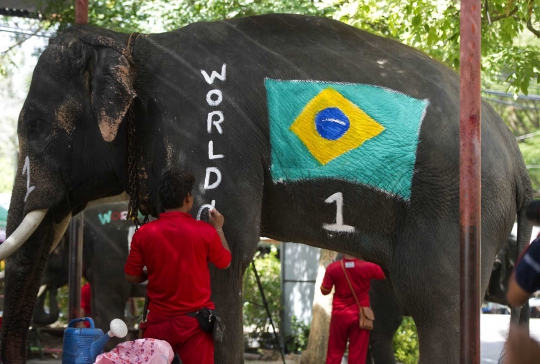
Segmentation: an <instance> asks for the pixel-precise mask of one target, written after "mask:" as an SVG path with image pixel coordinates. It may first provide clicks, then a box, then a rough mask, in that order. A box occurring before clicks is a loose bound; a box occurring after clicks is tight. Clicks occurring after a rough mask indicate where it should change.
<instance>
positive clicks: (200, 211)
mask: <svg viewBox="0 0 540 364" xmlns="http://www.w3.org/2000/svg"><path fill="white" fill-rule="evenodd" d="M214 207H216V200H212V203H211V204H208V203H207V204H204V205H202V206H201V208H200V209H199V212H197V220H200V219H201V214H202V212H203V210H204V209H208V210H212V209H213V208H214Z"/></svg>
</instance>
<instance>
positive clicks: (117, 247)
mask: <svg viewBox="0 0 540 364" xmlns="http://www.w3.org/2000/svg"><path fill="white" fill-rule="evenodd" d="M127 207H128V206H127V203H126V202H114V203H105V204H100V205H98V206H94V207H91V208H88V209H86V210H85V212H84V223H83V227H84V228H83V241H84V245H83V276H84V277H85V278H86V279H87V280H88V282H89V283H90V286H91V289H92V302H91V307H92V313H91V317H92V318H93V319H94V323H95V325H96V327H98V328H104V329H106V328H108V327H109V323H110V322H111V320H113V319H115V318H122V319H123V318H124V308H125V304H126V302H127V300H128V298H129V297H145V296H146V286H145V285H140V284H130V283H128V282H127V281H126V280H125V278H124V271H123V266H124V265H123V263H124V262H125V261H126V258H127V255H128V246H129V243H130V239H131V236H132V235H133V232H134V230H135V229H134V226H133V223H132V222H131V221H129V220H127V218H126V217H127ZM68 265H69V236H68V234H65V235H64V239H63V241H61V242H60V243H59V244H58V246H57V247H56V249H55V250H54V251H53V252H52V253H51V255H50V257H49V260H48V261H47V266H46V267H45V273H44V276H43V279H42V281H41V284H42V287H43V288H45V290H44V291H48V292H49V297H50V302H49V312H48V313H47V312H45V310H44V303H45V302H44V301H45V295H44V294H41V295H38V301H37V303H36V307H35V308H34V314H33V322H34V324H38V325H50V324H52V323H53V322H55V321H56V320H58V317H59V312H60V311H59V307H58V305H57V304H56V302H57V301H56V295H57V290H58V288H59V287H62V286H65V285H66V284H67V283H68V268H69V267H68ZM40 292H42V290H40ZM117 343H118V340H111V341H110V344H108V347H111V348H112V347H114V346H115V345H114V344H117Z"/></svg>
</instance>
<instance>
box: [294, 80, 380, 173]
mask: <svg viewBox="0 0 540 364" xmlns="http://www.w3.org/2000/svg"><path fill="white" fill-rule="evenodd" d="M326 108H338V109H340V110H341V111H342V112H343V113H344V114H345V115H346V116H347V117H348V118H349V123H350V126H349V129H348V130H347V131H346V132H345V134H343V136H341V137H340V138H339V139H337V140H328V139H325V138H323V137H322V136H320V135H319V132H318V131H317V127H316V125H315V117H316V116H317V113H318V112H320V111H321V110H324V109H326ZM290 130H291V131H292V132H293V133H295V134H296V136H298V138H299V139H300V140H301V141H302V142H303V143H304V144H305V146H306V147H307V148H308V150H309V151H310V152H311V154H313V156H314V157H315V158H316V159H317V160H318V161H319V162H320V163H321V164H323V165H325V164H326V163H328V162H330V161H331V160H332V159H334V158H337V157H339V156H340V155H342V154H343V153H346V152H348V151H349V150H352V149H355V148H358V147H359V146H361V145H362V144H363V143H364V142H365V141H366V140H369V139H371V138H373V137H375V136H377V135H379V134H380V133H381V132H382V131H383V130H384V127H383V126H382V125H381V124H379V123H378V122H376V121H375V120H373V119H372V118H371V117H370V116H369V115H368V114H366V113H365V112H364V111H363V110H362V109H360V108H359V107H358V106H356V105H355V104H353V103H352V102H351V101H349V100H348V99H346V98H345V97H343V95H341V94H340V93H339V92H337V91H336V90H334V89H333V88H330V87H329V88H327V89H324V90H322V91H321V92H320V93H319V94H318V95H317V96H315V97H314V98H313V99H311V101H309V102H308V104H307V105H306V106H305V107H304V110H302V112H301V113H300V115H298V117H297V118H296V119H295V120H294V122H293V124H292V125H291V127H290Z"/></svg>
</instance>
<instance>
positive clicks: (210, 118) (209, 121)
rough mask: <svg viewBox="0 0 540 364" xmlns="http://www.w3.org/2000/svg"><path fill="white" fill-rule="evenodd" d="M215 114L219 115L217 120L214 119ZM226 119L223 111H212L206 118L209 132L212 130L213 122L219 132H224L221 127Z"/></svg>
mask: <svg viewBox="0 0 540 364" xmlns="http://www.w3.org/2000/svg"><path fill="white" fill-rule="evenodd" d="M214 115H217V117H218V118H217V120H214ZM224 120H225V117H223V111H212V112H209V113H208V117H207V118H206V124H207V128H208V134H210V133H211V132H212V124H214V126H215V127H216V129H217V131H218V133H220V134H223V129H221V125H219V124H221V123H222V122H223V121H224Z"/></svg>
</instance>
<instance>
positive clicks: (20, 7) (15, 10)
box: [0, 0, 40, 18]
mask: <svg viewBox="0 0 540 364" xmlns="http://www.w3.org/2000/svg"><path fill="white" fill-rule="evenodd" d="M38 2H40V0H0V15H7V16H17V17H26V18H38V17H39V16H38V11H37V9H38V8H37V4H38Z"/></svg>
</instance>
